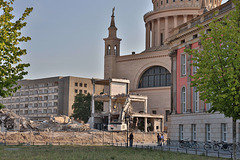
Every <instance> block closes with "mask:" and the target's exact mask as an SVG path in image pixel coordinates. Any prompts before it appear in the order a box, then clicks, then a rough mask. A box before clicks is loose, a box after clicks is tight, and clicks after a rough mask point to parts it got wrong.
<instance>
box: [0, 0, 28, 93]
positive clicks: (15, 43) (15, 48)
mask: <svg viewBox="0 0 240 160" xmlns="http://www.w3.org/2000/svg"><path fill="white" fill-rule="evenodd" d="M13 3H14V0H0V9H1V13H2V14H1V15H0V96H1V97H7V96H9V95H11V94H12V92H16V91H17V89H19V88H20V86H17V81H18V80H21V79H23V76H24V75H26V74H27V72H26V71H24V68H25V67H28V66H29V64H25V63H21V58H20V57H21V56H22V55H25V54H27V51H26V49H21V48H20V47H19V43H20V42H27V41H28V40H30V39H31V38H30V37H25V36H21V32H20V31H21V29H22V28H23V27H25V26H26V24H27V23H26V22H24V20H25V19H26V17H27V16H29V14H30V13H31V12H32V10H33V8H26V9H25V11H24V12H23V14H22V16H21V17H20V18H19V19H17V20H16V21H14V18H15V16H14V15H13V14H12V11H13V7H12V6H13Z"/></svg>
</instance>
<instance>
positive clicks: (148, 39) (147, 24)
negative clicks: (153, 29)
mask: <svg viewBox="0 0 240 160" xmlns="http://www.w3.org/2000/svg"><path fill="white" fill-rule="evenodd" d="M148 48H150V23H149V22H148V23H146V49H148Z"/></svg>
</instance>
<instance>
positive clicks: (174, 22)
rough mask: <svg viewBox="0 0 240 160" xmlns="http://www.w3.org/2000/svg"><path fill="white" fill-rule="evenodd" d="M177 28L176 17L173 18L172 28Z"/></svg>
mask: <svg viewBox="0 0 240 160" xmlns="http://www.w3.org/2000/svg"><path fill="white" fill-rule="evenodd" d="M176 27H177V16H173V28H176Z"/></svg>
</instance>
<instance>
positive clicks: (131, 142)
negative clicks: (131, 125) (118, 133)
mask: <svg viewBox="0 0 240 160" xmlns="http://www.w3.org/2000/svg"><path fill="white" fill-rule="evenodd" d="M129 140H130V147H132V145H133V134H132V133H131V134H130V136H129Z"/></svg>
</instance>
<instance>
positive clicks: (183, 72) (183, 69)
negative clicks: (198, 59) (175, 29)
mask: <svg viewBox="0 0 240 160" xmlns="http://www.w3.org/2000/svg"><path fill="white" fill-rule="evenodd" d="M186 57H187V56H186V54H181V58H180V60H181V76H186V71H187V69H186Z"/></svg>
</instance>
